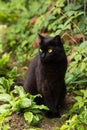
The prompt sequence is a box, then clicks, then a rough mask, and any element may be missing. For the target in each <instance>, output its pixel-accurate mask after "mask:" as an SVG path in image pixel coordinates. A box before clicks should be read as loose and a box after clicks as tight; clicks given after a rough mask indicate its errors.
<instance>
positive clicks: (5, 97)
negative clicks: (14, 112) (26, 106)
mask: <svg viewBox="0 0 87 130" xmlns="http://www.w3.org/2000/svg"><path fill="white" fill-rule="evenodd" d="M11 100H12V99H11V96H10V95H9V94H6V93H3V94H0V101H3V102H10V101H11Z"/></svg>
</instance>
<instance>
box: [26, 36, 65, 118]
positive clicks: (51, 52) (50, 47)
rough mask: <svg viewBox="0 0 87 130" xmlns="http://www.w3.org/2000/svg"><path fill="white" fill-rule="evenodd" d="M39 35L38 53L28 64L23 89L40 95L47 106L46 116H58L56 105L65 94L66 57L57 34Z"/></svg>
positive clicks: (62, 99)
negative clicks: (52, 35)
mask: <svg viewBox="0 0 87 130" xmlns="http://www.w3.org/2000/svg"><path fill="white" fill-rule="evenodd" d="M39 37H40V43H39V55H37V56H36V57H35V58H34V59H33V60H32V62H31V63H30V65H29V69H28V71H27V75H26V79H25V83H24V89H25V90H26V92H29V93H31V94H33V95H35V94H38V93H40V94H41V95H42V97H43V98H42V99H43V103H44V104H45V105H46V106H48V108H49V111H48V112H47V116H59V112H58V107H59V106H60V105H62V103H63V101H64V98H65V94H66V85H65V81H64V77H65V73H66V69H67V58H66V55H65V51H64V48H63V44H62V42H61V38H60V36H59V35H58V36H55V37H43V36H41V35H39Z"/></svg>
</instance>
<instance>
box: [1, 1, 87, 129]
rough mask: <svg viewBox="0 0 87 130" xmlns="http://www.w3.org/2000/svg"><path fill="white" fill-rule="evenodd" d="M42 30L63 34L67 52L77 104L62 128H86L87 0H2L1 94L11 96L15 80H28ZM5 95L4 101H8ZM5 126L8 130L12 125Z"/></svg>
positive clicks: (71, 90) (70, 87) (68, 79)
mask: <svg viewBox="0 0 87 130" xmlns="http://www.w3.org/2000/svg"><path fill="white" fill-rule="evenodd" d="M39 33H40V34H42V35H43V36H47V35H50V36H55V35H61V38H62V41H63V43H64V48H65V51H66V54H67V59H68V64H69V65H68V69H67V73H66V78H65V80H66V84H67V93H70V94H71V95H74V97H75V100H76V103H75V104H74V106H72V108H71V110H70V111H69V112H68V113H66V116H67V117H68V119H67V121H66V122H65V124H63V126H61V128H60V130H67V129H68V130H73V129H74V130H75V129H76V130H79V129H80V130H86V129H87V90H86V88H87V0H83V1H82V0H78V1H77V0H46V1H44V0H20V1H18V0H0V94H1V95H0V97H2V94H6V93H8V95H9V93H10V92H9V86H10V85H11V84H12V83H13V81H20V80H24V76H25V72H26V70H27V66H28V64H29V62H30V61H31V60H32V58H33V57H34V56H35V55H36V54H37V53H38V43H39V39H38V34H39ZM3 86H4V90H3ZM20 91H22V90H20ZM18 93H20V92H19V90H18ZM19 95H20V94H19ZM10 96H11V94H10ZM4 97H6V95H4V96H3V98H2V99H0V101H6V100H5V99H4ZM11 98H12V97H11ZM26 98H29V97H26ZM3 99H4V100H3ZM23 100H24V99H23ZM9 101H10V100H9ZM32 101H33V100H32ZM19 102H21V101H19ZM1 106H2V105H1ZM25 106H26V105H25ZM31 108H32V106H31ZM4 109H5V108H3V110H4ZM20 109H21V107H20ZM1 110H2V109H0V113H1V117H0V123H1V128H2V125H3V122H4V119H3V118H2V115H3V112H2V111H1ZM10 110H11V109H10ZM6 112H7V111H6ZM9 113H10V111H9ZM32 113H33V112H32ZM29 114H30V113H29ZM4 115H5V112H4ZM3 117H6V115H5V116H3ZM31 117H32V116H31ZM33 119H34V118H33V117H32V119H31V121H32V120H33ZM38 121H39V119H38ZM38 121H37V122H38ZM29 123H31V122H29ZM4 126H5V127H6V128H7V129H8V124H6V125H5V124H4ZM3 129H4V130H7V129H5V128H4V127H3Z"/></svg>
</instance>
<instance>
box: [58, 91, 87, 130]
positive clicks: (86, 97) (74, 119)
mask: <svg viewBox="0 0 87 130" xmlns="http://www.w3.org/2000/svg"><path fill="white" fill-rule="evenodd" d="M75 93H76V94H77V96H76V97H75V98H74V99H75V100H76V103H75V104H74V105H73V106H72V108H71V109H70V111H69V112H68V113H67V114H68V116H69V119H68V120H67V121H66V122H65V124H63V125H62V127H61V128H60V130H74V129H76V130H79V129H80V130H86V129H87V90H80V91H76V92H75Z"/></svg>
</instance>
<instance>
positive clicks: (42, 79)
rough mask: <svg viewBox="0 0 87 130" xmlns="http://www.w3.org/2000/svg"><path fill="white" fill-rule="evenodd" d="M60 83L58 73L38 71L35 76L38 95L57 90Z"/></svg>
mask: <svg viewBox="0 0 87 130" xmlns="http://www.w3.org/2000/svg"><path fill="white" fill-rule="evenodd" d="M59 82H60V75H59V74H58V71H57V70H55V71H49V70H40V69H39V71H38V75H37V88H38V91H39V92H40V93H43V92H44V93H48V92H50V91H53V90H54V89H55V88H57V86H58V84H59Z"/></svg>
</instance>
